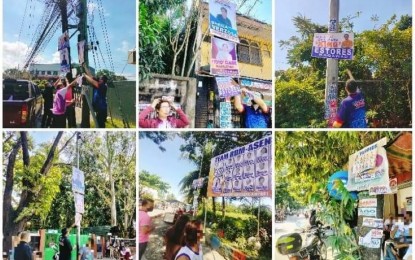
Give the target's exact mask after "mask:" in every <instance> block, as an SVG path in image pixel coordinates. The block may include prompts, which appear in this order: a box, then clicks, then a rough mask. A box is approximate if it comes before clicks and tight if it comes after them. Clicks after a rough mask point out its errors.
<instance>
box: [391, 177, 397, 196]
mask: <svg viewBox="0 0 415 260" xmlns="http://www.w3.org/2000/svg"><path fill="white" fill-rule="evenodd" d="M389 187H390V189H391V193H398V179H397V178H392V179H389Z"/></svg>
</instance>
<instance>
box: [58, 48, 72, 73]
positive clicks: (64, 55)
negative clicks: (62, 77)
mask: <svg viewBox="0 0 415 260" xmlns="http://www.w3.org/2000/svg"><path fill="white" fill-rule="evenodd" d="M59 57H60V65H61V72H62V73H64V74H66V73H68V72H70V64H69V50H68V48H64V49H62V50H59Z"/></svg>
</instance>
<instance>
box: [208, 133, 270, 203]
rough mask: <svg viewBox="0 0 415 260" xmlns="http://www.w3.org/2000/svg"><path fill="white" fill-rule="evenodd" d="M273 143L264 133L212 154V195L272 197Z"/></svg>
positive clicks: (209, 193)
mask: <svg viewBox="0 0 415 260" xmlns="http://www.w3.org/2000/svg"><path fill="white" fill-rule="evenodd" d="M271 143H272V137H271V136H268V137H264V138H262V139H260V140H258V141H255V142H252V143H250V144H247V145H245V146H241V147H238V148H235V149H233V150H231V151H229V152H226V153H223V154H221V155H218V156H216V157H213V158H212V161H211V164H210V172H209V182H208V196H209V197H271V194H272V189H271V188H272V185H271V181H272V172H271V156H272V153H271Z"/></svg>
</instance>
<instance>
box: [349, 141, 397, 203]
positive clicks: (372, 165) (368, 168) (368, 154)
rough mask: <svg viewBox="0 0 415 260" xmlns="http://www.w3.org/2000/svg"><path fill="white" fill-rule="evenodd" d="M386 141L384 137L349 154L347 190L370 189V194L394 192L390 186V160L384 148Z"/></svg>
mask: <svg viewBox="0 0 415 260" xmlns="http://www.w3.org/2000/svg"><path fill="white" fill-rule="evenodd" d="M386 142H387V139H386V138H383V139H381V140H379V141H378V142H376V143H374V144H372V145H370V146H367V147H365V148H364V149H362V150H360V151H358V152H356V153H354V154H352V155H350V156H349V167H348V173H349V179H348V182H347V186H346V188H347V190H349V191H363V190H368V191H369V194H370V195H377V194H388V193H392V192H391V189H390V186H389V162H388V157H387V154H386V150H385V148H383V146H384V145H385V144H386ZM356 164H357V165H356Z"/></svg>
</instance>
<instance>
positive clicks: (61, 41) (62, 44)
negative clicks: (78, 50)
mask: <svg viewBox="0 0 415 260" xmlns="http://www.w3.org/2000/svg"><path fill="white" fill-rule="evenodd" d="M66 48H69V34H68V31H66V32H64V33H63V34H62V35H61V36H59V38H58V51H60V50H63V49H66Z"/></svg>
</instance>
